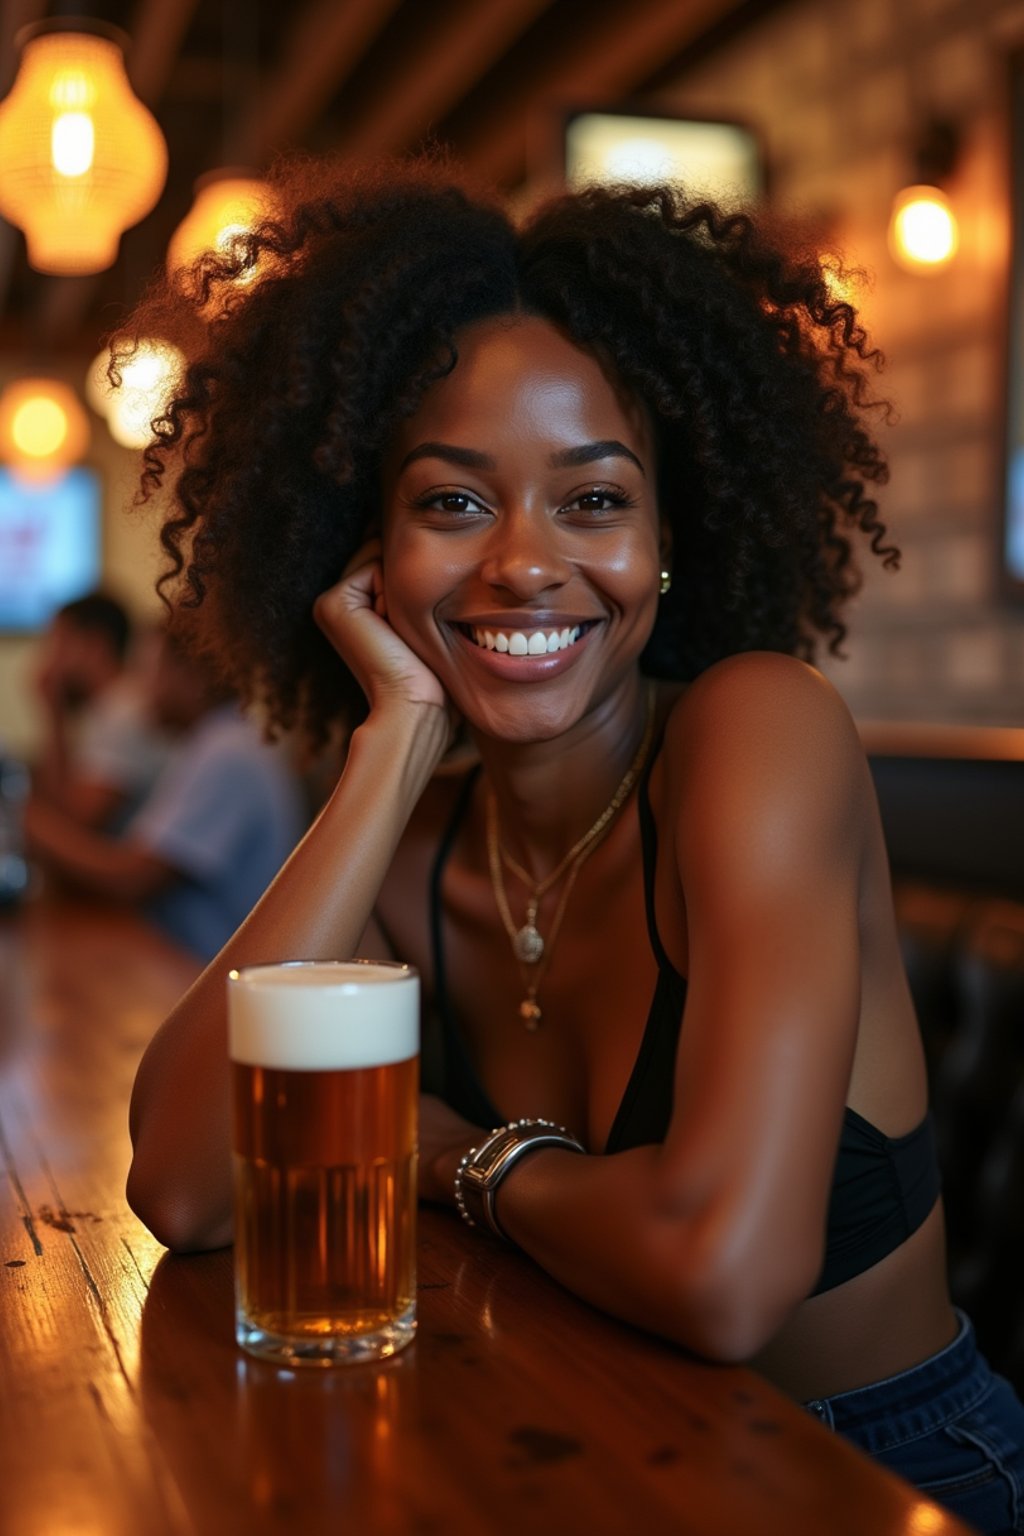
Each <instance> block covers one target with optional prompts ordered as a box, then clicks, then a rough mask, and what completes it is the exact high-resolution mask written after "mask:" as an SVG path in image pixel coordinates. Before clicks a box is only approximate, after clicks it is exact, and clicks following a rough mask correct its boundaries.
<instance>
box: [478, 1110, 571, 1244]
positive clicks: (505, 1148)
mask: <svg viewBox="0 0 1024 1536" xmlns="http://www.w3.org/2000/svg"><path fill="white" fill-rule="evenodd" d="M541 1147H564V1148H566V1150H567V1151H570V1152H585V1151H586V1148H585V1147H584V1145H583V1143H582V1142H581V1141H579V1140H578V1139H577V1138H576V1137H575V1136H574V1135H573V1134H572V1132H571V1131H567V1130H566V1128H565V1126H564V1125H556V1124H555V1122H554V1121H553V1120H512V1121H511V1122H510V1123H509V1124H508V1125H499V1126H498V1127H497V1128H496V1129H495V1130H493V1131H492V1132H491V1133H490V1135H489V1136H488V1137H487V1139H486V1140H485V1141H482V1142H481V1143H480V1145H479V1146H478V1147H471V1148H470V1150H469V1151H468V1152H467V1153H466V1155H465V1157H464V1158H463V1159H462V1161H461V1162H460V1163H459V1166H458V1169H457V1170H456V1173H455V1204H456V1206H457V1207H458V1211H459V1215H460V1216H461V1217H462V1219H463V1221H466V1222H468V1223H469V1225H470V1226H471V1227H486V1229H487V1230H488V1231H489V1232H492V1233H493V1234H494V1236H495V1237H500V1238H501V1239H502V1241H504V1242H508V1236H507V1234H506V1233H505V1232H503V1231H502V1229H501V1226H500V1225H499V1223H498V1218H497V1215H496V1214H495V1210H494V1196H495V1193H496V1191H497V1189H498V1186H499V1184H500V1183H501V1181H502V1179H504V1177H505V1175H506V1174H507V1173H508V1172H509V1170H510V1169H511V1168H513V1167H514V1166H515V1164H516V1163H517V1162H518V1161H519V1159H520V1158H521V1157H524V1156H525V1155H526V1153H527V1152H536V1151H538V1150H539V1149H540V1148H541Z"/></svg>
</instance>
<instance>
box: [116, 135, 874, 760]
mask: <svg viewBox="0 0 1024 1536" xmlns="http://www.w3.org/2000/svg"><path fill="white" fill-rule="evenodd" d="M273 180H274V187H275V193H276V196H277V200H278V204H277V206H278V212H277V213H276V215H275V217H274V218H273V220H272V221H269V222H267V223H265V224H264V225H263V226H262V227H261V228H260V230H259V231H258V232H257V233H256V234H255V235H253V236H251V237H246V238H245V239H244V240H242V241H239V242H236V243H235V245H234V247H233V248H232V250H231V251H230V252H229V253H228V254H227V255H225V256H222V257H218V256H214V255H212V254H208V255H206V256H205V257H203V258H201V259H200V261H199V262H197V263H196V265H195V266H194V267H193V268H192V270H191V273H190V274H189V279H188V281H187V283H185V284H184V285H181V284H179V285H177V286H176V285H175V284H173V283H171V282H164V283H162V284H161V285H159V286H157V287H156V288H154V289H153V291H152V292H151V293H150V294H149V296H148V297H147V299H146V300H145V301H144V302H143V304H142V305H141V306H140V308H139V309H138V310H137V311H136V314H135V316H134V317H133V321H132V324H131V326H130V328H129V329H128V330H127V331H126V332H123V333H122V338H121V340H120V341H115V344H114V349H113V358H114V360H113V362H112V365H111V370H112V377H116V370H117V365H118V362H119V360H121V359H123V358H124V357H125V356H126V355H128V354H130V351H131V349H132V345H133V342H132V340H131V337H132V336H144V335H152V334H160V335H165V336H169V337H170V338H171V339H177V340H179V342H181V343H183V344H184V345H185V348H186V352H187V355H188V356H189V357H190V363H189V366H188V368H187V372H186V374H185V376H184V379H183V381H182V382H181V383H180V385H179V386H178V391H177V394H176V397H175V398H174V399H173V400H172V401H171V402H170V403H169V405H168V407H167V409H166V414H165V415H163V416H162V417H161V418H160V419H159V420H158V421H156V422H155V423H154V440H153V442H152V444H151V445H150V447H149V448H148V449H147V450H146V454H145V468H144V471H143V477H142V488H141V491H140V497H139V499H140V500H141V501H146V500H148V499H149V498H150V497H151V496H153V495H155V493H157V492H158V491H159V490H161V489H163V490H164V491H165V492H170V493H171V498H172V499H171V504H170V506H169V507H168V508H167V510H166V513H165V519H164V523H163V528H162V532H161V540H162V543H163V546H164V549H165V550H166V552H167V554H168V556H169V559H170V563H169V567H168V569H167V570H165V572H164V574H163V576H162V577H161V579H160V590H161V592H162V593H163V595H164V597H165V600H166V601H168V603H169V604H170V605H171V606H172V607H173V608H175V609H176V610H177V613H178V616H179V618H188V619H189V620H190V625H191V628H192V629H193V631H194V632H195V635H196V636H197V638H198V642H199V643H200V644H201V646H202V647H203V649H204V650H206V651H207V652H208V653H210V654H211V655H212V656H213V657H214V658H215V659H216V661H217V662H218V664H219V666H220V667H221V669H222V670H223V672H224V673H225V674H226V676H227V677H228V679H229V680H230V682H231V683H232V685H233V686H234V687H235V688H236V689H237V690H238V691H239V692H240V693H241V695H242V696H243V697H244V698H246V699H248V700H257V699H258V700H259V701H260V702H261V703H262V705H263V707H264V708H265V710H266V714H267V718H268V721H269V723H270V727H271V729H272V730H280V729H284V730H288V729H293V728H299V729H302V730H303V731H305V733H306V734H307V735H308V737H309V738H310V739H311V741H312V742H313V743H320V742H322V741H324V740H325V739H326V738H327V736H328V735H329V733H330V731H331V729H332V728H333V726H334V725H335V724H336V723H338V722H339V721H340V722H344V723H346V724H347V725H349V726H351V725H352V724H354V723H356V722H357V721H358V719H359V718H360V716H361V714H362V713H363V712H364V710H365V701H364V700H363V698H362V695H361V693H360V691H359V689H358V686H357V684H356V682H355V680H354V678H353V677H352V676H351V675H350V674H349V673H348V671H347V670H346V669H345V667H344V666H343V664H342V663H341V661H340V660H339V658H338V656H337V655H336V654H335V652H334V651H333V650H332V648H331V647H330V645H329V644H328V643H327V641H326V640H325V639H324V638H323V636H322V635H321V634H320V632H319V630H318V629H317V627H316V625H315V624H314V622H313V619H312V607H313V602H314V599H315V598H316V597H317V595H318V594H319V593H320V592H322V591H323V590H324V589H326V588H327V587H328V586H330V585H331V584H332V582H334V581H335V580H336V579H337V577H338V574H339V573H340V571H341V570H342V568H343V567H344V566H345V564H346V562H347V561H348V560H349V558H350V557H351V555H352V554H353V553H354V552H355V550H356V549H357V548H358V546H359V545H360V544H361V542H362V541H363V539H364V538H365V536H366V530H367V527H368V524H369V523H370V521H371V519H372V518H373V517H374V516H375V514H376V512H377V510H378V497H379V491H378V482H379V466H380V461H381V457H382V453H383V451H384V449H385V447H386V445H387V443H388V441H389V438H390V436H391V434H392V433H393V431H394V429H395V427H396V425H397V423H398V422H399V421H400V420H401V419H402V418H403V417H405V416H407V415H409V414H411V413H412V412H413V411H415V409H416V407H417V404H418V402H419V400H420V399H421V397H422V395H423V393H424V391H425V390H426V389H428V388H429V387H430V384H431V383H432V382H433V381H434V380H436V379H438V378H440V377H442V376H444V375H445V374H446V373H447V372H449V371H450V370H451V369H452V368H453V367H454V366H455V364H456V361H457V358H458V350H457V349H458V333H459V331H460V330H461V329H462V328H463V327H464V326H466V325H468V324H470V323H472V322H474V321H477V320H481V319H484V318H486V317H488V316H493V315H500V314H506V313H515V312H518V313H525V314H531V315H535V316H539V317H542V318H544V319H546V320H548V321H550V322H552V323H553V324H555V325H557V326H558V327H560V328H561V329H562V330H563V331H564V332H565V333H567V334H568V335H569V336H570V337H571V338H572V339H573V340H574V341H575V342H576V343H577V344H578V345H581V346H584V347H589V348H592V349H594V350H595V351H597V352H599V353H600V354H601V355H602V357H603V358H604V360H605V361H606V362H609V363H610V364H611V365H612V367H613V368H614V370H615V371H616V372H617V374H618V375H619V377H620V378H621V379H622V380H623V381H624V383H625V384H626V385H627V386H628V387H629V388H631V389H632V390H633V391H634V393H635V394H636V396H638V397H639V398H640V399H641V400H642V401H643V402H644V404H645V405H646V408H647V410H648V411H649V413H650V417H651V420H652V422H653V425H654V431H655V441H656V447H657V454H658V471H659V495H660V505H661V511H662V514H663V515H664V516H665V517H666V518H667V519H668V520H669V521H670V523H671V524H672V527H673V547H674V550H675V570H674V582H673V586H672V589H671V592H670V593H669V594H668V596H666V597H665V598H663V599H662V601H661V603H660V605H659V618H658V621H657V624H656V627H655V630H654V633H653V635H652V637H651V639H650V642H649V644H648V647H647V650H646V651H645V653H644V656H643V658H642V665H643V667H644V670H645V671H647V672H648V673H650V674H652V675H655V676H665V677H675V678H689V677H693V676H695V675H696V674H698V673H699V672H700V671H702V670H703V669H704V668H705V667H707V666H709V665H710V664H711V663H712V662H714V661H716V660H718V659H719V658H721V657H723V656H726V655H729V654H732V653H735V652H738V651H746V650H753V649H768V650H777V651H784V652H789V653H792V654H795V655H799V656H802V657H804V658H806V659H808V660H811V659H813V657H814V654H815V642H816V638H817V637H825V638H826V640H827V643H828V645H829V647H830V649H832V650H833V651H839V650H840V648H841V645H842V642H843V640H844V638H845V635H846V627H845V625H844V624H843V623H842V621H841V619H840V617H839V614H840V610H841V608H842V606H843V604H844V602H845V601H846V599H847V598H848V597H849V596H850V595H851V593H853V592H854V591H855V590H856V589H857V587H858V585H859V582H860V577H859V574H858V569H857V566H856V563H855V560H854V551H853V540H852V537H851V536H853V537H855V536H856V535H857V534H860V535H864V536H865V537H866V540H867V542H868V544H869V547H870V549H871V550H872V551H873V553H874V554H876V555H878V556H880V557H881V558H882V559H883V560H884V561H885V563H886V564H887V565H895V564H897V563H898V551H897V550H896V548H895V547H894V546H892V545H891V544H887V543H886V542H885V541H886V530H885V527H884V525H883V524H882V523H881V522H880V521H879V519H878V515H877V507H876V503H875V501H874V500H872V499H871V497H870V496H869V495H868V494H867V491H868V486H869V484H870V483H871V482H874V483H876V484H877V483H882V482H884V481H885V479H886V477H887V472H886V467H885V463H884V460H883V458H882V456H881V454H880V452H879V450H878V448H877V446H876V444H875V443H874V441H873V440H872V437H871V435H870V434H869V432H868V430H867V428H866V426H865V414H866V412H867V411H868V410H869V409H870V408H871V405H872V402H871V401H870V400H869V397H868V389H867V380H866V365H872V366H875V367H877V366H878V365H879V364H880V361H881V360H880V356H879V354H878V352H877V351H876V350H875V349H872V348H871V347H870V346H869V344H868V341H867V338H866V336H865V333H864V331H863V329H862V328H861V326H860V325H859V324H858V322H857V318H856V315H855V313H854V311H853V310H852V309H851V307H850V306H849V304H846V303H842V302H839V301H837V300H836V299H835V298H834V297H832V296H831V295H830V292H829V289H828V287H827V286H826V283H825V280H824V276H823V273H822V270H821V267H820V264H819V262H818V260H817V259H816V258H815V257H814V256H808V255H806V254H800V253H796V254H790V253H787V251H786V250H785V249H784V248H783V243H782V242H780V241H779V240H777V239H771V238H769V237H768V236H766V234H765V233H764V232H763V230H762V229H761V228H760V227H759V226H758V225H757V224H756V223H755V222H753V221H752V220H751V219H750V218H748V217H746V216H745V215H739V214H732V215H727V214H725V213H723V212H721V211H720V210H719V209H717V208H716V207H715V206H714V205H712V204H710V203H708V202H706V201H700V202H694V201H690V200H688V199H687V198H686V197H685V196H684V195H683V193H682V192H680V190H679V189H677V188H673V187H668V186H652V187H642V188H641V187H628V188H616V189H607V188H601V187H592V188H589V189H587V190H584V191H581V192H576V193H570V194H565V195H562V196H558V197H555V198H554V199H552V200H551V201H549V202H547V203H545V204H544V205H543V206H541V207H540V208H539V209H538V210H537V211H535V212H533V213H532V214H530V216H529V217H528V218H526V219H525V220H524V221H523V222H522V224H521V225H519V226H518V227H517V225H516V224H515V223H514V222H513V220H512V219H511V218H510V216H509V215H508V213H507V212H506V211H504V210H503V208H502V207H501V206H500V204H499V203H498V202H497V201H496V200H494V199H493V198H491V197H490V196H488V195H482V194H480V193H478V192H474V191H470V190H469V189H468V188H467V186H466V184H465V183H464V181H463V180H462V179H461V178H460V177H459V176H458V175H457V174H454V173H453V172H452V171H451V170H450V169H449V168H448V167H447V166H446V165H445V164H443V163H442V162H440V161H438V160H429V159H427V160H420V161H415V162H404V163H398V164H391V165H388V166H384V167H378V168H376V169H375V170H373V171H362V172H359V173H355V174H354V173H352V172H347V171H344V170H342V169H339V168H338V167H336V166H333V165H331V164H329V163H326V162H317V161H307V162H296V161H290V162H289V161H286V162H283V163H282V164H281V165H280V166H279V167H278V168H277V169H276V171H275V172H274V176H273ZM254 268H258V271H257V274H256V280H255V281H250V282H248V283H245V282H240V281H239V278H245V277H246V276H250V277H251V276H252V271H253V269H254ZM189 610H191V613H189Z"/></svg>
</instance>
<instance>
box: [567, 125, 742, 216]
mask: <svg viewBox="0 0 1024 1536" xmlns="http://www.w3.org/2000/svg"><path fill="white" fill-rule="evenodd" d="M565 177H566V181H567V182H568V183H569V185H570V186H572V187H578V186H583V185H585V184H586V183H587V182H594V181H598V182H622V181H636V182H656V181H676V182H679V183H681V184H682V186H684V187H686V188H687V189H688V190H689V191H691V192H692V193H693V194H695V195H696V196H699V197H711V198H713V199H714V200H715V201H716V202H720V203H723V204H724V205H726V206H728V207H737V206H742V205H745V204H748V203H751V202H754V201H755V200H756V199H757V198H759V197H760V196H761V193H762V192H763V190H764V186H763V180H764V178H763V172H762V160H761V154H760V149H759V146H758V142H757V138H756V136H755V134H754V133H753V132H752V131H751V129H749V128H744V127H742V126H741V125H740V124H738V123H719V122H705V121H702V120H700V119H696V118H678V117H660V116H648V115H646V114H640V113H632V112H628V111H622V112H603V111H601V112H588V111H579V112H573V113H572V114H571V115H570V117H569V118H568V121H567V123H566V127H565Z"/></svg>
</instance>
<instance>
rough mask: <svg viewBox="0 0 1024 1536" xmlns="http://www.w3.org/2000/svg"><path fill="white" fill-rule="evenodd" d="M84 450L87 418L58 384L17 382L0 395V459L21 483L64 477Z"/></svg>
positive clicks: (65, 387)
mask: <svg viewBox="0 0 1024 1536" xmlns="http://www.w3.org/2000/svg"><path fill="white" fill-rule="evenodd" d="M88 445H89V423H88V420H87V418H86V414H85V412H84V410H83V409H82V407H81V405H80V404H79V401H78V397H77V395H76V394H75V392H74V390H72V389H70V388H69V387H68V385H67V384H64V383H62V382H61V381H60V380H59V379H16V380H15V381H14V382H13V383H11V384H8V386H7V388H6V389H5V390H4V392H3V394H2V395H0V458H2V459H3V460H4V462H6V463H7V464H8V465H9V466H10V468H11V470H12V472H13V473H14V474H16V475H18V476H19V477H20V478H22V479H24V480H49V479H52V478H53V477H55V476H56V475H60V474H63V472H64V470H66V469H67V468H68V467H69V466H70V465H71V464H74V463H75V462H76V461H77V460H78V459H80V458H81V457H82V454H83V453H84V452H85V450H86V448H87V447H88Z"/></svg>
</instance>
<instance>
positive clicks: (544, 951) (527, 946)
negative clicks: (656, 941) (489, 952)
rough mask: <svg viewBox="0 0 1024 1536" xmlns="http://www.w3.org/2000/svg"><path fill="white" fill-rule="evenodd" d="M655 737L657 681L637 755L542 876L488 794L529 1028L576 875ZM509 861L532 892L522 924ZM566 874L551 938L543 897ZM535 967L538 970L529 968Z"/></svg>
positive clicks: (491, 855)
mask: <svg viewBox="0 0 1024 1536" xmlns="http://www.w3.org/2000/svg"><path fill="white" fill-rule="evenodd" d="M653 738H654V688H653V685H652V686H651V687H649V688H648V691H647V718H646V722H645V725H644V734H643V739H642V740H641V742H640V745H639V747H638V748H637V751H636V756H635V757H634V758H633V761H632V762H631V763H630V765H629V767H628V768H627V770H626V772H625V774H624V776H623V778H622V780H621V782H620V783H619V786H618V788H617V789H616V791H615V793H614V794H613V795H612V798H611V799H610V800H609V802H608V804H607V805H606V806H605V808H604V810H603V811H602V812H601V814H600V816H599V817H598V818H597V820H596V821H595V822H594V823H593V825H592V826H591V827H589V828H588V829H587V831H586V832H584V834H583V836H582V837H581V838H579V839H578V840H577V841H576V842H575V843H573V845H572V847H571V848H570V849H569V852H568V853H567V854H566V855H565V857H564V858H563V859H561V860H560V861H559V863H558V864H557V865H556V866H555V868H554V869H553V870H552V871H551V872H550V874H548V875H545V877H544V879H543V880H539V881H534V879H533V877H532V876H531V875H530V874H529V873H528V872H527V871H526V870H525V869H524V868H523V867H522V865H521V864H518V863H517V862H516V861H515V859H513V857H512V855H511V854H510V853H508V852H507V851H506V849H505V848H503V847H502V845H501V837H500V833H499V830H498V803H497V800H496V799H495V796H494V792H493V790H492V791H491V792H490V793H489V794H488V797H487V857H488V862H489V864H490V870H491V884H492V886H493V887H494V899H495V902H496V903H497V907H498V912H499V915H500V917H501V921H502V924H503V926H504V929H505V932H506V933H507V934H508V936H509V940H510V942H511V944H512V953H513V955H514V956H515V958H516V963H517V965H518V966H519V973H520V975H521V976H522V979H523V988H524V990H525V993H526V995H525V997H524V998H523V1001H522V1002H521V1003H520V1004H519V1016H520V1018H521V1019H522V1021H523V1023H524V1024H525V1026H526V1028H527V1029H528V1030H530V1031H531V1032H532V1031H534V1030H536V1029H537V1028H538V1027H539V1025H540V1022H541V1017H542V1014H541V1008H540V1004H539V1003H538V1002H537V992H538V989H539V988H540V984H541V982H542V981H543V979H544V973H545V972H546V970H547V968H548V965H549V964H550V960H551V955H552V954H553V952H554V947H555V940H556V939H557V937H558V932H559V929H560V928H561V926H562V919H563V917H564V916H565V909H566V907H567V906H568V905H569V897H570V895H571V894H572V888H573V886H574V885H575V884H576V877H577V875H578V874H579V872H580V870H581V869H582V867H583V865H584V864H585V863H586V861H587V859H589V857H590V855H591V854H592V853H594V852H595V851H596V850H597V848H598V847H599V845H600V843H601V842H602V841H603V840H604V838H605V837H606V836H607V835H608V833H609V832H610V831H611V824H612V821H613V819H614V817H615V815H616V813H617V812H618V811H619V810H621V808H622V806H623V805H624V804H625V801H626V799H627V797H628V796H629V793H630V791H631V790H632V788H633V786H634V784H635V783H636V781H637V779H638V778H639V777H640V774H641V771H642V770H643V766H644V763H645V762H646V761H647V754H648V752H649V751H650V748H651V742H652V740H653ZM502 863H504V864H505V865H506V866H507V868H508V869H509V870H511V872H512V874H514V875H515V877H516V879H517V880H520V881H521V882H522V884H523V885H524V886H526V888H527V890H528V891H529V892H530V895H529V897H528V899H527V903H526V916H525V918H524V920H523V923H522V924H521V926H519V927H517V926H516V922H515V919H514V918H513V916H512V911H511V908H510V907H509V903H508V895H507V892H506V890H505V877H504V875H503V874H502V868H501V866H502ZM563 875H564V876H565V877H566V880H565V888H564V889H563V891H562V894H561V897H560V898H559V902H558V906H557V907H556V908H555V912H554V916H553V917H552V919H551V927H550V929H549V930H548V937H547V941H546V942H545V940H544V939H543V938H542V936H541V934H540V932H539V930H538V928H537V912H538V909H539V907H540V903H541V901H542V899H543V897H544V896H545V895H546V894H547V892H548V891H550V890H553V889H554V887H555V886H556V885H557V884H558V882H559V880H561V879H562V877H563ZM532 967H536V970H532V971H531V969H530V968H532Z"/></svg>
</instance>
